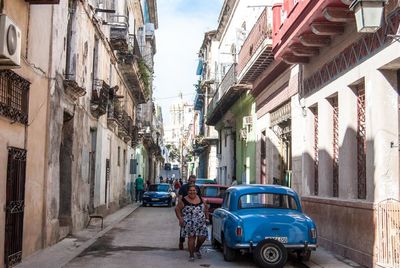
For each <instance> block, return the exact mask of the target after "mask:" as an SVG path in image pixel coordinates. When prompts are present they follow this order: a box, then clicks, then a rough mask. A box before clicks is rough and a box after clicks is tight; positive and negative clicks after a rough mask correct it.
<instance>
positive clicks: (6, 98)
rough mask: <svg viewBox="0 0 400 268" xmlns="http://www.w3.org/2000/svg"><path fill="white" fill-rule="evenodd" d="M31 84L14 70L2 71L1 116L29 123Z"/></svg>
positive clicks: (0, 79) (0, 76)
mask: <svg viewBox="0 0 400 268" xmlns="http://www.w3.org/2000/svg"><path fill="white" fill-rule="evenodd" d="M29 85H30V83H29V82H28V81H27V80H25V79H23V78H22V77H21V76H19V75H17V74H16V73H14V72H12V71H8V70H7V71H0V116H4V117H7V118H9V119H11V120H13V121H15V122H19V123H22V124H27V123H28V101H29Z"/></svg>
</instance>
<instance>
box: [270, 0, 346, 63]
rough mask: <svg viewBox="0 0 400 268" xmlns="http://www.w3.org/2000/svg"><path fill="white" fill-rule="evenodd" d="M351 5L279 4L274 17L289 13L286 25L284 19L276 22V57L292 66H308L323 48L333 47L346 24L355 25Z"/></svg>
mask: <svg viewBox="0 0 400 268" xmlns="http://www.w3.org/2000/svg"><path fill="white" fill-rule="evenodd" d="M348 3H349V1H342V0H324V1H319V0H304V1H298V2H297V3H296V4H294V2H293V0H285V1H284V5H283V6H282V5H275V6H274V14H281V13H282V12H283V13H284V14H287V18H286V20H285V21H284V22H283V23H282V24H281V22H280V16H277V18H276V19H274V23H276V25H274V32H273V45H272V50H273V52H274V54H275V58H279V59H283V60H284V61H285V62H286V63H289V64H298V63H308V62H309V59H310V57H313V56H316V55H318V54H319V52H320V49H322V48H324V47H328V46H330V44H331V41H332V39H333V38H335V37H336V36H338V35H340V34H342V33H343V32H344V29H345V26H346V24H348V23H350V22H351V23H354V13H353V12H352V11H350V10H349V6H348V5H347V4H348ZM275 9H276V13H275ZM279 25H280V27H279Z"/></svg>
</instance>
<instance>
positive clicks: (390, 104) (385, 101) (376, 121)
mask: <svg viewBox="0 0 400 268" xmlns="http://www.w3.org/2000/svg"><path fill="white" fill-rule="evenodd" d="M365 94H366V101H365V102H366V136H367V165H366V166H367V200H368V201H371V202H372V201H374V202H379V201H382V200H384V199H386V198H399V171H398V168H399V166H398V165H399V148H398V146H399V133H398V132H399V130H398V129H399V126H398V109H399V108H398V93H397V75H396V71H392V70H381V71H379V70H372V71H371V72H369V73H367V75H366V78H365ZM391 144H393V145H394V146H391Z"/></svg>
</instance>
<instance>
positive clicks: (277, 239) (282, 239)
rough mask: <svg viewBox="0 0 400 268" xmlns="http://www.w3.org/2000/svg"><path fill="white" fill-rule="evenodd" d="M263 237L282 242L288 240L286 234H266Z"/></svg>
mask: <svg viewBox="0 0 400 268" xmlns="http://www.w3.org/2000/svg"><path fill="white" fill-rule="evenodd" d="M265 239H274V240H276V241H279V242H281V243H283V244H285V243H287V242H288V238H287V237H286V236H267V237H266V238H265Z"/></svg>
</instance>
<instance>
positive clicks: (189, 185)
mask: <svg viewBox="0 0 400 268" xmlns="http://www.w3.org/2000/svg"><path fill="white" fill-rule="evenodd" d="M190 188H195V189H196V184H194V183H189V184H188V188H187V189H188V191H189V189H190ZM196 191H197V189H196Z"/></svg>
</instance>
